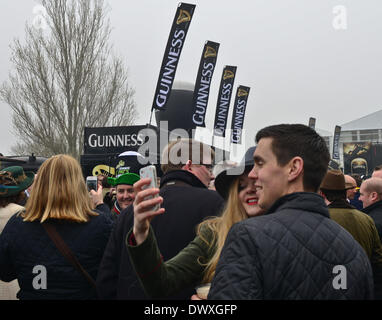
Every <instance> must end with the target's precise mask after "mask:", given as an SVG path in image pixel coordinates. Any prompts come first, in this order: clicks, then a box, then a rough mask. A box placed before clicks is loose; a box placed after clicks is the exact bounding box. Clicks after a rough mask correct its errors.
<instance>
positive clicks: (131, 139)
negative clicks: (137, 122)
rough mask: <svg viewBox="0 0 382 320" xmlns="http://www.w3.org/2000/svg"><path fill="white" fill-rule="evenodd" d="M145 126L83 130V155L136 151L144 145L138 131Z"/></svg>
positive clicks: (143, 140)
mask: <svg viewBox="0 0 382 320" xmlns="http://www.w3.org/2000/svg"><path fill="white" fill-rule="evenodd" d="M145 128H146V126H129V127H102V128H85V136H84V153H85V154H103V153H109V154H111V153H122V152H125V151H127V150H129V151H138V149H139V147H140V146H141V145H143V144H144V143H145V136H144V135H142V134H141V133H140V130H143V129H145Z"/></svg>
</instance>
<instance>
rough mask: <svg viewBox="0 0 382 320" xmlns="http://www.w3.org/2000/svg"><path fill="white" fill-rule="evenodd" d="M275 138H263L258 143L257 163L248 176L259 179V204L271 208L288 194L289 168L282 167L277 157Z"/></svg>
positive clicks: (256, 183)
mask: <svg viewBox="0 0 382 320" xmlns="http://www.w3.org/2000/svg"><path fill="white" fill-rule="evenodd" d="M272 140H273V138H262V139H260V141H259V143H258V144H257V147H256V150H255V153H254V160H255V165H254V167H253V169H252V171H251V172H250V173H249V175H248V177H249V178H251V179H255V180H257V181H256V182H255V186H256V187H257V195H258V196H259V206H260V207H261V208H263V209H266V210H267V209H269V208H270V207H271V206H272V204H273V203H274V202H275V201H276V200H277V199H279V198H280V197H282V196H284V195H285V194H287V190H288V169H287V166H284V167H280V166H279V165H278V163H277V158H276V156H275V154H274V153H273V151H272Z"/></svg>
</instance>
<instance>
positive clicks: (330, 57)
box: [0, 0, 382, 155]
mask: <svg viewBox="0 0 382 320" xmlns="http://www.w3.org/2000/svg"><path fill="white" fill-rule="evenodd" d="M186 2H189V3H194V4H196V9H195V11H194V16H193V19H192V22H191V25H190V28H189V30H188V34H187V38H186V41H185V43H184V47H183V51H182V54H181V57H180V61H179V64H178V69H177V73H176V78H175V81H186V82H190V83H194V82H195V79H196V73H197V70H198V66H199V62H200V56H201V52H202V48H203V45H204V42H205V41H206V40H211V41H215V42H219V43H220V48H219V54H218V59H217V65H216V69H215V73H214V77H213V79H212V86H211V91H210V98H209V104H208V109H207V118H206V125H207V127H208V128H212V126H213V121H214V116H215V108H216V102H217V91H218V87H219V82H220V77H221V72H222V69H223V67H224V66H225V65H236V66H237V73H236V79H235V89H234V91H236V87H237V86H238V85H244V86H249V87H250V88H251V92H250V95H249V100H248V105H247V111H246V118H245V122H244V129H245V130H246V135H245V139H246V143H247V144H251V142H252V141H253V138H254V136H255V133H256V132H257V131H258V130H259V129H261V128H262V127H264V126H267V125H271V124H278V123H304V124H308V120H309V117H315V118H316V119H317V122H316V127H318V128H320V129H324V130H326V131H329V132H334V127H335V125H341V124H344V123H346V122H349V121H352V120H354V119H357V118H360V117H363V116H365V115H367V114H370V113H372V112H375V111H378V110H381V109H382V90H381V86H382V82H381V78H382V63H381V59H382V43H381V34H382V19H381V17H382V3H381V1H380V0H368V1H360V0H266V1H265V0H236V1H232V0H199V1H186ZM107 3H108V4H109V7H110V13H109V18H110V23H111V26H112V27H113V31H112V35H111V39H110V41H111V42H112V44H113V48H114V51H115V53H116V54H118V55H119V56H121V57H123V58H124V61H125V63H126V66H127V67H128V68H129V75H130V83H131V85H132V86H133V87H134V89H135V90H136V95H135V100H136V103H137V106H138V112H139V119H138V121H137V124H146V123H147V122H148V121H149V117H150V110H151V105H152V101H153V96H154V91H155V87H156V82H157V80H158V75H159V69H160V66H161V62H162V59H163V53H164V50H165V46H166V43H167V39H168V35H169V32H170V28H171V24H172V20H173V18H174V15H175V12H176V8H177V5H178V3H179V1H175V0H160V1H159V0H140V1H130V0H128V1H125V0H108V1H107ZM38 4H39V1H34V0H17V1H14V0H2V1H1V10H0V28H1V30H2V32H1V34H0V61H1V63H0V82H3V81H5V80H7V78H8V73H9V71H10V70H12V65H11V64H10V61H9V60H10V49H9V45H10V43H11V42H12V39H14V38H20V39H21V40H23V39H24V26H25V23H26V22H27V21H28V22H29V23H30V22H31V21H32V20H33V19H34V17H35V16H34V14H33V8H34V7H35V6H36V5H38ZM337 6H343V7H340V9H338V7H337ZM336 7H337V10H341V11H336V9H335V8H336ZM344 9H345V10H346V11H344ZM344 14H346V18H347V20H346V21H345V22H347V26H346V29H340V30H338V29H336V28H335V27H334V26H333V22H334V23H335V26H336V27H337V28H338V27H344V26H345V25H344V20H341V21H340V20H339V17H340V16H341V17H344ZM336 23H337V24H336ZM341 23H342V24H341ZM232 105H233V98H232V100H231V107H230V113H231V112H232ZM0 106H1V111H2V112H1V115H2V116H1V117H0V146H1V148H0V152H2V153H4V154H5V155H9V153H10V147H11V145H13V144H14V143H15V141H16V138H15V137H14V136H13V134H12V127H11V110H10V107H9V106H7V105H6V104H4V103H0ZM228 123H229V124H230V123H231V122H230V118H229V121H228ZM381 124H382V119H381Z"/></svg>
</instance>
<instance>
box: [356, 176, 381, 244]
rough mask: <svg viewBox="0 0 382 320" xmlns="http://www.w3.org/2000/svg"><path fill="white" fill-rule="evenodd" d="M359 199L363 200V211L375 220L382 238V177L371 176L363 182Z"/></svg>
mask: <svg viewBox="0 0 382 320" xmlns="http://www.w3.org/2000/svg"><path fill="white" fill-rule="evenodd" d="M359 200H361V201H362V204H363V209H362V211H363V212H365V213H367V214H368V215H369V216H370V217H371V218H372V219H373V220H374V222H375V225H376V227H377V230H378V234H379V238H380V239H382V179H381V178H370V179H366V180H365V181H363V182H362V184H361V188H360V196H359Z"/></svg>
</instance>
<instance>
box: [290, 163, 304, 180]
mask: <svg viewBox="0 0 382 320" xmlns="http://www.w3.org/2000/svg"><path fill="white" fill-rule="evenodd" d="M303 171H304V160H303V159H302V158H301V157H294V158H292V159H291V160H290V161H289V164H288V181H294V180H296V179H297V178H299V177H300V176H301V175H302V173H303Z"/></svg>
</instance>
